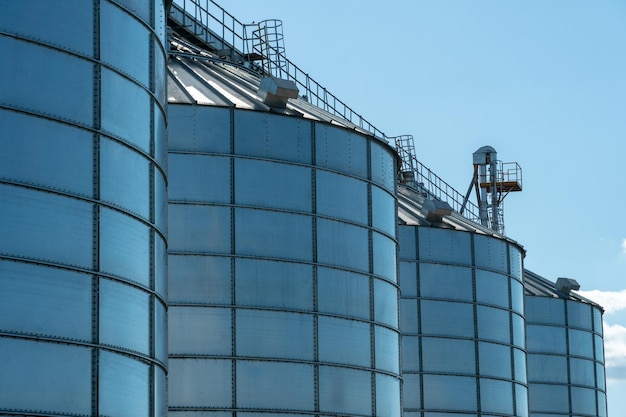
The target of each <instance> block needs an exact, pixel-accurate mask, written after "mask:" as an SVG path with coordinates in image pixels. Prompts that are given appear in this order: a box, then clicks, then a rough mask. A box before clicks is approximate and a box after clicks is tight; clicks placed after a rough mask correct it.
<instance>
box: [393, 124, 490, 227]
mask: <svg viewBox="0 0 626 417" xmlns="http://www.w3.org/2000/svg"><path fill="white" fill-rule="evenodd" d="M388 139H389V140H390V141H392V142H395V145H396V149H397V151H398V155H400V159H401V160H402V164H401V167H400V175H401V176H402V178H401V179H400V181H401V182H402V183H404V184H406V185H408V186H411V187H413V188H415V189H416V190H417V191H419V192H422V193H424V194H426V196H427V197H429V198H436V199H438V200H442V201H445V202H447V203H448V204H450V206H451V207H452V208H453V209H454V211H456V212H457V213H462V214H463V215H464V216H465V217H466V218H468V219H470V220H472V221H478V220H479V219H480V210H479V208H478V206H477V205H476V204H474V203H472V202H470V201H465V197H464V196H463V195H462V194H461V193H459V192H458V191H457V190H456V189H454V188H453V187H452V186H450V185H449V184H448V183H447V182H445V181H444V180H443V179H441V178H440V177H439V176H438V175H437V174H435V173H434V172H433V171H431V170H430V169H429V168H428V167H426V166H425V165H424V164H422V163H421V162H420V161H418V160H417V158H416V156H415V143H414V141H413V135H401V136H395V137H391V138H388ZM461 208H463V210H461Z"/></svg>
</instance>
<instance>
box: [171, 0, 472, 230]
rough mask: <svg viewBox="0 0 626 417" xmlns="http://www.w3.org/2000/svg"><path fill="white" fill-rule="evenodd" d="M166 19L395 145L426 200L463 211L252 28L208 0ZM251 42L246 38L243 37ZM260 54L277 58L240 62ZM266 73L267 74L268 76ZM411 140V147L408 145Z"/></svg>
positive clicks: (176, 9)
mask: <svg viewBox="0 0 626 417" xmlns="http://www.w3.org/2000/svg"><path fill="white" fill-rule="evenodd" d="M170 18H172V19H174V20H175V21H176V22H177V23H178V24H179V25H181V26H183V27H185V28H187V30H190V29H191V30H190V31H193V33H195V34H196V36H198V37H199V38H200V39H201V40H202V41H203V42H205V43H206V44H207V46H210V47H211V48H212V49H214V50H216V51H218V52H222V53H223V52H224V51H226V50H228V51H229V52H228V54H227V55H228V57H229V59H231V60H234V61H237V60H240V62H239V63H241V64H249V65H251V66H252V67H253V68H256V69H259V70H261V71H263V72H267V71H269V74H266V75H271V76H274V77H277V78H284V79H289V80H292V81H294V82H295V83H296V85H297V86H298V87H299V89H300V96H301V98H303V99H305V100H306V101H307V102H309V103H311V104H313V105H315V106H316V107H319V108H321V109H323V110H325V111H327V112H329V113H330V114H332V115H335V116H338V117H341V118H342V119H344V120H346V121H348V122H350V123H352V124H353V125H355V126H357V127H359V128H360V129H362V130H364V131H366V132H369V133H371V134H372V135H374V136H376V137H378V138H379V139H381V140H384V141H386V142H388V143H391V144H392V145H396V150H397V152H398V153H399V155H400V156H401V159H402V161H403V166H404V165H405V164H408V166H410V167H411V168H412V170H413V172H414V173H415V180H416V183H417V186H418V187H419V188H420V189H421V190H423V191H425V192H426V193H427V194H428V195H429V196H430V197H433V198H437V199H439V200H443V201H446V202H448V203H449V204H450V205H451V206H452V208H453V209H454V210H455V211H457V212H460V210H461V207H462V206H463V200H464V196H463V195H462V194H460V193H459V192H458V191H456V190H455V189H454V188H453V187H452V186H450V185H449V184H448V183H447V182H445V181H444V180H443V179H441V178H440V177H439V176H438V175H436V174H435V173H434V172H433V171H431V170H430V169H429V168H428V167H426V166H425V165H424V164H422V163H421V162H419V161H418V160H417V159H416V158H415V156H414V155H413V154H412V152H411V150H412V148H411V149H408V150H407V149H406V148H405V146H404V145H403V143H402V142H401V141H400V143H398V142H397V141H396V143H394V139H395V138H393V137H388V136H387V135H385V133H384V132H383V131H382V130H380V129H378V128H377V127H375V126H374V125H373V124H372V123H370V122H369V121H368V120H366V119H365V118H364V117H363V116H361V115H360V114H359V113H357V112H356V111H354V110H353V109H352V108H351V107H350V106H348V105H347V104H346V103H344V102H343V101H342V100H340V99H339V98H338V97H337V96H335V95H334V94H332V93H331V92H330V91H328V89H326V88H325V87H323V86H322V85H321V84H319V83H318V82H317V81H315V80H314V79H313V78H311V76H310V75H309V74H307V73H306V72H304V71H303V70H302V69H301V68H300V67H298V66H297V65H296V64H294V63H293V62H291V61H290V60H289V59H287V57H285V55H284V50H280V48H278V49H277V48H275V47H274V46H273V45H271V44H266V45H264V46H263V47H261V48H260V47H259V45H258V42H259V40H260V41H261V42H262V41H263V39H255V36H257V35H255V34H256V33H259V31H258V30H255V29H254V28H256V27H257V26H258V24H250V25H248V24H244V23H242V22H240V21H239V20H237V19H236V18H235V17H234V16H233V15H231V14H230V13H228V12H227V11H226V10H225V9H224V8H222V7H221V6H219V5H218V4H217V3H216V2H215V1H213V0H173V4H172V11H171V12H170ZM249 34H250V35H252V37H248V35H249ZM259 50H264V51H265V56H263V58H262V59H270V58H271V57H278V58H275V59H279V60H280V61H279V62H276V63H274V64H272V63H270V64H269V65H267V64H261V65H256V66H254V64H253V63H251V62H245V61H246V57H249V56H250V55H251V54H253V53H254V52H257V51H259ZM268 68H269V70H268ZM402 137H404V136H402ZM412 142H413V141H412V137H411V143H412ZM478 213H479V209H478V206H477V205H476V204H473V203H470V202H466V204H465V208H464V210H463V215H464V216H465V217H466V218H468V219H469V220H472V221H477V220H478V219H479V218H480V216H479V215H478Z"/></svg>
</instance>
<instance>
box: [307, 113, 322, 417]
mask: <svg viewBox="0 0 626 417" xmlns="http://www.w3.org/2000/svg"><path fill="white" fill-rule="evenodd" d="M309 141H310V144H311V155H310V161H311V162H310V163H311V213H312V216H311V227H312V239H313V242H312V245H311V247H312V251H313V253H312V254H311V255H312V259H313V271H312V273H313V362H314V365H313V409H314V411H316V412H319V409H320V395H319V373H320V371H319V339H318V337H317V334H318V331H319V300H318V297H317V293H318V285H319V283H318V280H317V278H318V276H317V274H318V266H317V159H316V157H315V153H316V149H317V148H316V143H315V141H316V136H315V123H314V122H312V121H311V122H309Z"/></svg>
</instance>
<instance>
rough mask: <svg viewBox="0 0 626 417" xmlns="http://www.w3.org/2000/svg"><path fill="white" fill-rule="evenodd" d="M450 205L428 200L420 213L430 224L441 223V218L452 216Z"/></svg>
mask: <svg viewBox="0 0 626 417" xmlns="http://www.w3.org/2000/svg"><path fill="white" fill-rule="evenodd" d="M452 211H453V210H452V207H450V204H448V203H446V202H445V201H441V200H434V199H428V200H424V203H423V204H422V209H421V213H422V215H423V216H424V217H425V218H426V220H427V221H429V222H430V223H441V222H442V219H443V216H449V215H450V214H452Z"/></svg>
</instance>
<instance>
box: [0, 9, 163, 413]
mask: <svg viewBox="0 0 626 417" xmlns="http://www.w3.org/2000/svg"><path fill="white" fill-rule="evenodd" d="M157 16H161V18H160V19H159V18H156V17H157ZM162 17H163V4H162V2H161V1H160V0H154V1H149V2H145V1H144V2H136V1H128V0H126V1H124V0H119V1H110V0H103V1H81V0H68V1H66V2H63V4H57V3H51V2H46V1H36V2H29V3H28V4H26V3H22V2H16V3H12V4H10V5H9V4H7V5H4V6H3V12H2V14H1V15H0V44H2V50H3V51H4V52H5V53H4V55H3V62H4V63H5V64H6V65H2V66H0V78H1V79H2V81H0V90H1V91H3V94H2V96H1V97H0V137H1V138H2V139H0V194H2V201H3V203H2V204H1V205H0V219H2V220H0V229H2V233H0V288H1V290H0V317H2V318H1V319H0V344H2V346H3V347H2V351H3V353H4V354H6V355H9V356H11V357H15V361H12V365H11V366H10V367H4V368H3V370H2V371H0V385H1V386H3V387H9V386H10V387H11V389H10V390H4V389H3V390H0V413H1V412H2V411H7V410H8V411H9V412H10V413H13V414H15V413H19V414H30V413H32V412H33V410H37V411H36V412H37V413H39V414H41V413H43V414H46V415H94V416H95V415H135V416H146V417H147V416H151V417H152V416H164V415H165V407H164V401H165V384H164V375H165V372H166V367H165V364H166V361H167V357H166V355H165V353H164V348H163V345H164V344H163V335H164V333H165V330H166V327H165V326H166V324H165V322H166V319H165V310H166V307H165V299H166V294H165V291H166V290H165V288H164V287H163V285H161V284H159V283H158V282H157V274H159V276H161V274H162V273H163V272H162V271H163V269H164V268H165V262H166V260H165V257H164V256H157V255H156V253H157V249H158V247H160V246H163V247H164V246H165V245H166V243H165V242H166V240H165V234H166V225H165V223H164V222H163V221H162V219H160V218H159V216H160V214H159V213H160V210H161V208H162V207H164V206H165V204H166V197H165V193H164V186H163V184H165V182H166V179H165V167H164V166H163V165H162V164H163V162H164V161H163V158H162V157H159V155H163V154H164V153H165V137H164V135H165V132H164V130H163V129H161V128H159V129H157V128H155V126H164V125H165V105H166V103H165V102H164V101H163V100H164V97H163V94H161V93H160V92H161V90H162V87H161V86H162V85H163V86H164V83H165V80H164V79H163V77H164V75H163V74H164V62H165V55H164V52H165V49H164V46H163V43H162V41H163V39H162V38H159V37H158V34H160V33H163V32H164V19H163V18H162ZM113 32H114V33H113ZM128 33H131V34H133V36H132V37H129V38H128V39H127V42H113V43H112V40H115V39H118V38H119V36H118V35H119V34H128ZM118 40H119V39H118ZM137 40H139V42H137ZM137 57H139V58H140V59H137ZM144 58H145V59H144ZM161 67H163V68H161ZM16 68H20V70H19V71H16ZM68 68H72V71H68V70H67V69H68ZM159 74H161V75H159ZM18 86H20V87H19V88H18ZM127 162H131V163H127ZM157 243H158V244H157ZM161 281H162V280H161ZM51 364H58V366H51ZM42 384H43V385H42ZM44 385H45V387H44Z"/></svg>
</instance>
